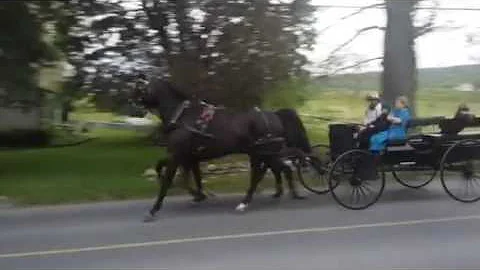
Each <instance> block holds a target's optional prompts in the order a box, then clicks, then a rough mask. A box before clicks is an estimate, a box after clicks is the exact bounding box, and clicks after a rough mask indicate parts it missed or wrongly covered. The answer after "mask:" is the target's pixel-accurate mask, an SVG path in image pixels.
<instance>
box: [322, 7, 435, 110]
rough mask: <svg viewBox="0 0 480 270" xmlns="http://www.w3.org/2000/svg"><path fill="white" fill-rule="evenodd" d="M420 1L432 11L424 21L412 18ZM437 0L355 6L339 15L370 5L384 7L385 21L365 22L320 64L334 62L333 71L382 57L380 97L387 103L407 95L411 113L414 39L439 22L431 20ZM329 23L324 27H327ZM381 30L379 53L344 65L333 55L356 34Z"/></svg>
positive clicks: (354, 37)
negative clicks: (381, 92) (382, 46)
mask: <svg viewBox="0 0 480 270" xmlns="http://www.w3.org/2000/svg"><path fill="white" fill-rule="evenodd" d="M422 2H430V3H431V5H430V6H431V7H433V8H432V11H431V12H430V14H429V15H428V16H427V17H426V20H424V21H417V20H415V15H416V13H418V9H417V7H418V6H419V4H420V3H422ZM438 4H439V3H438V1H437V0H430V1H427V0H402V1H399V0H385V2H384V3H378V4H374V5H370V6H365V7H363V8H360V9H359V10H357V11H355V12H352V13H351V14H348V15H347V16H344V17H342V18H341V20H346V19H348V18H350V17H352V16H356V15H358V14H360V13H361V12H363V11H365V10H368V9H371V8H384V9H385V10H386V15H387V24H386V26H385V27H383V26H376V25H375V26H368V27H364V28H361V29H359V30H358V31H357V32H356V33H355V34H354V35H353V36H352V37H351V38H350V39H348V40H347V41H346V42H344V43H342V44H341V45H340V46H339V47H338V48H336V49H335V50H333V51H332V53H331V55H330V56H329V57H328V59H327V60H326V61H325V63H324V64H326V66H327V67H328V65H332V63H333V66H335V68H334V71H333V72H332V73H333V74H335V73H337V72H340V71H345V70H351V69H353V68H356V67H359V66H361V65H364V64H367V63H370V62H372V61H380V60H383V61H382V64H383V74H382V82H381V84H382V89H383V98H384V99H385V101H386V102H387V103H390V104H392V103H393V101H394V99H395V98H396V97H398V96H400V95H405V96H407V97H408V98H409V99H410V101H411V109H412V112H413V113H414V114H415V94H416V89H417V65H416V57H415V40H416V39H417V38H418V37H420V36H423V35H425V34H427V33H429V32H431V31H433V30H434V29H436V28H438V27H439V26H438V25H436V24H435V20H436V15H437V13H436V11H435V10H434V7H436V6H438ZM330 27H332V26H329V27H327V28H325V29H328V28H330ZM378 30H380V31H384V33H385V39H384V44H385V45H384V52H383V56H378V57H373V58H371V59H360V60H359V61H357V62H356V63H354V64H348V65H345V64H343V63H342V61H341V59H339V58H338V56H336V54H337V53H338V52H340V51H341V50H342V49H343V48H345V47H346V46H347V45H349V44H351V43H352V42H354V41H355V40H356V39H357V38H358V37H359V36H361V35H362V34H364V33H366V32H370V31H378Z"/></svg>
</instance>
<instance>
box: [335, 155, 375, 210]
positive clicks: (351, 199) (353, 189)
mask: <svg viewBox="0 0 480 270" xmlns="http://www.w3.org/2000/svg"><path fill="white" fill-rule="evenodd" d="M329 185H330V188H331V192H332V196H333V197H334V199H335V200H336V201H337V202H338V203H339V204H341V205H342V206H344V207H346V208H348V209H354V210H359V209H365V208H367V207H369V206H370V205H372V204H374V203H375V202H376V201H377V200H378V199H379V198H380V195H381V194H382V192H383V188H384V186H385V178H384V173H383V172H382V171H380V170H378V169H377V168H376V166H375V165H374V162H373V155H371V154H370V153H368V152H365V151H360V150H353V151H350V152H347V153H344V154H343V155H341V156H340V157H339V158H338V159H337V161H335V163H334V164H333V166H332V168H331V170H330V173H329ZM333 187H334V189H332V188H333Z"/></svg>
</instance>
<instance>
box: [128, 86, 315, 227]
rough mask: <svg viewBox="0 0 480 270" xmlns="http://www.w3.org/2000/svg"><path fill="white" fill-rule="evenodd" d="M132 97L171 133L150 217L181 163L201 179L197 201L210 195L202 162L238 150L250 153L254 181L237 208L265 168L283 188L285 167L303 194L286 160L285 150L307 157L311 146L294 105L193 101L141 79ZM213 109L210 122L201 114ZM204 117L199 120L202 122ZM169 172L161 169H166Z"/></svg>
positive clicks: (249, 196)
mask: <svg viewBox="0 0 480 270" xmlns="http://www.w3.org/2000/svg"><path fill="white" fill-rule="evenodd" d="M132 100H133V102H134V103H135V104H137V105H141V106H142V107H143V108H145V109H147V110H149V111H152V112H154V113H155V114H157V115H158V116H159V117H160V118H161V120H162V122H163V124H164V126H165V127H166V132H167V134H168V139H167V152H168V158H166V159H165V160H162V161H160V162H159V163H158V166H157V173H158V174H159V175H161V176H162V177H161V180H162V181H161V182H162V183H161V187H160V190H159V193H158V197H157V199H156V201H155V203H154V205H153V207H152V209H151V210H150V211H149V213H148V216H147V220H153V218H154V217H155V214H156V213H157V212H158V211H159V210H160V209H161V207H162V204H163V200H164V198H165V196H166V194H167V191H168V189H169V188H170V186H171V184H172V180H173V177H174V176H175V173H176V171H177V168H178V167H179V166H181V167H183V169H184V171H185V172H187V173H189V172H192V173H193V176H194V180H195V184H196V188H197V191H196V192H195V200H197V201H201V200H203V199H205V198H206V196H205V195H204V193H203V187H202V181H201V172H200V162H201V161H205V160H210V159H214V158H219V157H223V156H225V155H228V154H233V153H243V154H247V155H248V156H249V158H250V168H251V177H250V186H249V188H248V191H247V194H246V196H245V197H244V199H243V200H242V202H241V203H240V204H239V205H238V206H237V208H236V209H237V210H239V211H244V210H245V209H246V208H247V207H248V204H249V203H250V202H251V201H252V197H253V194H254V192H255V190H256V188H257V186H258V183H259V182H260V180H261V179H262V177H263V175H264V173H265V171H266V170H267V169H268V168H270V169H271V170H272V172H273V173H274V175H275V178H276V179H277V193H276V194H275V195H277V196H279V195H281V193H282V192H283V191H282V190H281V189H280V187H281V183H280V181H281V173H282V172H284V173H285V175H286V177H287V181H288V184H289V187H290V190H291V193H292V196H293V198H301V197H300V196H298V194H297V193H296V191H295V186H294V183H293V180H292V170H291V168H290V167H289V166H288V165H286V164H285V163H284V160H283V159H282V157H284V156H285V155H296V156H298V157H300V158H301V157H303V156H304V152H306V153H309V152H310V151H311V148H310V143H309V141H308V137H307V135H306V131H305V128H304V126H303V124H302V122H301V120H300V118H299V117H298V115H297V113H296V112H295V111H294V110H290V109H283V110H280V111H277V112H268V111H261V110H259V109H256V108H255V109H251V110H248V111H244V112H236V111H230V110H228V109H225V108H216V107H212V106H211V105H207V104H205V103H203V102H201V101H198V100H192V99H190V98H189V97H187V96H186V95H185V94H183V93H182V92H180V91H179V90H177V89H176V88H175V87H174V86H173V85H171V84H170V83H169V82H167V81H164V80H154V81H152V82H151V83H146V82H144V81H143V80H141V81H140V82H139V83H137V85H136V87H135V90H134V93H133V95H132ZM206 110H208V111H210V112H212V114H213V117H210V119H208V122H206V123H205V121H204V119H201V116H202V115H204V114H205V111H206ZM199 122H200V125H199ZM163 167H165V172H164V173H162V168H163Z"/></svg>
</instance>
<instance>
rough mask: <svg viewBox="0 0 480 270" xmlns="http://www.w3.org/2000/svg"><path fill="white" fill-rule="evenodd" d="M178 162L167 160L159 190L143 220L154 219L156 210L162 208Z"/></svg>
mask: <svg viewBox="0 0 480 270" xmlns="http://www.w3.org/2000/svg"><path fill="white" fill-rule="evenodd" d="M177 167H178V164H177V163H176V162H174V161H171V160H169V162H168V165H167V169H166V171H165V176H164V177H163V181H162V184H161V187H160V190H159V192H158V195H157V199H156V201H155V203H154V204H153V207H152V209H151V210H150V211H149V212H148V215H147V216H146V217H145V220H144V221H145V222H149V221H153V220H155V215H156V214H157V212H158V211H159V210H160V209H161V208H162V205H163V200H164V199H165V196H166V195H167V191H168V189H169V188H170V186H171V185H172V181H173V178H174V177H175V173H176V172H177Z"/></svg>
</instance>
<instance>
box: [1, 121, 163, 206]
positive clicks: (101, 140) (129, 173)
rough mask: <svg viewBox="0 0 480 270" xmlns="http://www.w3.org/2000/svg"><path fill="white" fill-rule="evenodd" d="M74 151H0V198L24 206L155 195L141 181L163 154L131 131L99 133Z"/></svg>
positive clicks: (70, 149) (56, 149)
mask: <svg viewBox="0 0 480 270" xmlns="http://www.w3.org/2000/svg"><path fill="white" fill-rule="evenodd" d="M92 135H93V136H95V137H98V138H97V139H94V140H92V141H91V142H88V143H85V144H82V145H79V146H72V147H64V148H50V149H30V150H8V151H1V152H0V164H1V165H0V179H1V180H0V195H3V196H7V197H9V198H12V199H13V200H14V201H15V202H16V203H20V204H57V203H64V202H80V201H91V200H109V199H124V198H140V197H145V196H152V194H153V193H152V190H153V189H152V187H153V184H152V183H149V182H147V181H142V180H143V179H142V177H141V175H142V173H143V171H144V170H145V169H146V167H147V166H149V165H151V164H152V162H155V160H156V159H157V158H159V157H161V156H163V155H164V151H163V149H160V148H158V147H152V146H151V145H147V144H146V143H145V140H142V139H143V135H141V136H139V135H138V134H135V133H134V132H130V131H103V130H98V131H95V132H94V133H93V134H92Z"/></svg>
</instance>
